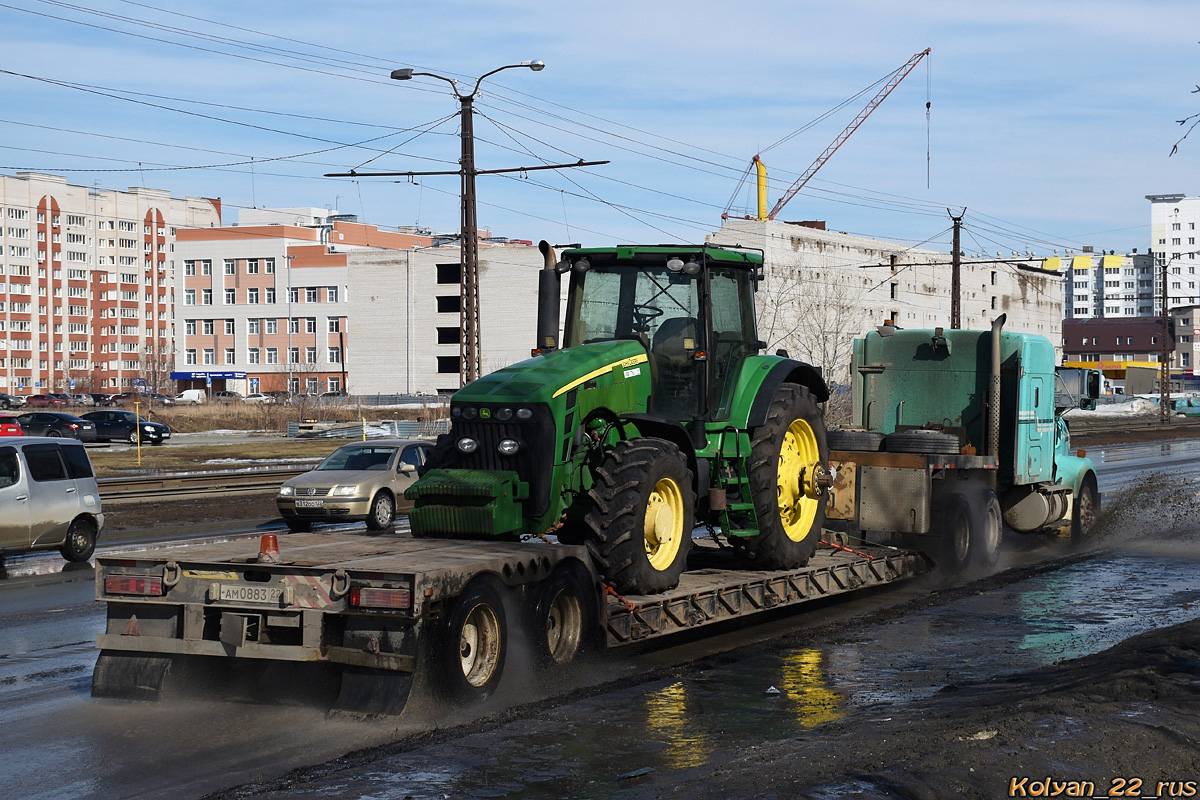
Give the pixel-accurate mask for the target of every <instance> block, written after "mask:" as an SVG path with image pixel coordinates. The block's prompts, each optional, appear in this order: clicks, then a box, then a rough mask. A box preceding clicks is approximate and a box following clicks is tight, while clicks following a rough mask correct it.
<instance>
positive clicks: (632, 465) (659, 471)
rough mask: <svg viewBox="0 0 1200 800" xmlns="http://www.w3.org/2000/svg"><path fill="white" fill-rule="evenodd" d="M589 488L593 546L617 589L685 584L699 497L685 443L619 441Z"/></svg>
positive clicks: (652, 590) (646, 590)
mask: <svg viewBox="0 0 1200 800" xmlns="http://www.w3.org/2000/svg"><path fill="white" fill-rule="evenodd" d="M588 495H589V496H590V497H591V500H592V508H591V510H589V511H588V513H587V524H588V529H589V536H588V541H587V546H588V550H589V551H590V552H591V554H592V557H593V558H594V559H595V560H596V563H597V564H599V565H600V568H601V571H602V573H603V574H604V578H605V580H607V581H608V582H609V583H611V584H612V585H613V588H614V589H616V590H617V591H618V592H621V593H622V594H659V593H660V592H665V591H667V590H669V589H674V588H675V587H676V586H677V585H679V576H680V575H682V574H683V568H684V566H685V565H686V564H687V554H688V550H689V549H691V546H692V528H694V527H695V507H696V497H695V492H694V490H693V489H692V473H691V471H690V470H689V469H688V468H687V464H686V462H684V460H683V454H682V453H680V452H679V448H678V447H676V446H675V445H674V444H672V443H671V442H667V441H664V440H662V439H648V438H647V439H631V440H629V441H624V442H618V443H617V445H616V446H615V447H613V449H612V450H610V451H609V453H608V455H607V456H606V457H605V459H604V463H602V464H601V465H600V466H599V467H597V468H596V480H595V484H594V485H593V486H592V489H591V491H590V492H588Z"/></svg>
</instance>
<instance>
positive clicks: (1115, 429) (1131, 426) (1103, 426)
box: [1068, 417, 1200, 437]
mask: <svg viewBox="0 0 1200 800" xmlns="http://www.w3.org/2000/svg"><path fill="white" fill-rule="evenodd" d="M1068 422H1069V423H1070V426H1071V436H1072V437H1083V436H1093V435H1101V434H1107V433H1139V432H1151V431H1155V432H1158V431H1172V430H1174V431H1179V432H1180V433H1184V434H1186V435H1188V436H1192V435H1194V434H1195V433H1197V432H1198V431H1200V419H1197V418H1194V417H1192V418H1187V417H1174V418H1172V419H1171V421H1170V422H1168V423H1165V424H1164V423H1162V422H1160V421H1159V420H1158V418H1157V417H1155V418H1153V419H1145V418H1143V419H1114V418H1109V419H1101V420H1096V421H1094V422H1091V421H1088V422H1085V421H1082V420H1080V419H1079V418H1077V417H1074V418H1069V420H1068Z"/></svg>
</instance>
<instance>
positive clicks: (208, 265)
mask: <svg viewBox="0 0 1200 800" xmlns="http://www.w3.org/2000/svg"><path fill="white" fill-rule="evenodd" d="M200 274H201V275H212V261H209V260H208V259H205V260H204V261H201V262H200Z"/></svg>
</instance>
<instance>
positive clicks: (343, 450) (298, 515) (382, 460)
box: [276, 439, 433, 531]
mask: <svg viewBox="0 0 1200 800" xmlns="http://www.w3.org/2000/svg"><path fill="white" fill-rule="evenodd" d="M432 447H433V444H432V443H431V442H422V441H414V440H411V439H374V440H371V441H368V442H354V443H352V444H344V445H342V446H341V447H339V448H338V449H337V450H334V451H333V452H332V453H330V454H329V456H328V457H327V458H326V459H325V460H324V461H322V462H321V463H320V464H318V465H317V467H316V469H313V470H311V471H309V472H306V473H304V474H303V475H297V476H296V477H295V478H291V479H289V480H287V481H285V482H284V484H283V486H281V487H280V489H279V495H278V497H277V498H276V505H277V506H278V507H279V513H280V515H282V516H283V521H284V522H285V523H287V526H288V528H290V529H291V530H293V531H307V530H311V529H312V524H313V522H359V521H362V520H365V521H366V523H367V527H368V528H370V529H371V530H374V531H379V530H383V529H385V528H387V527H388V526H389V525H391V524H392V522H393V521H394V520H395V518H396V512H397V511H408V510H409V509H411V508H412V502H411V501H409V500H405V499H404V490H405V489H407V488H408V487H409V486H411V485H412V484H413V482H414V481H416V479H417V469H418V468H419V467H421V466H422V465H423V464H424V463H425V458H426V455H427V454H428V451H429V449H430V448H432Z"/></svg>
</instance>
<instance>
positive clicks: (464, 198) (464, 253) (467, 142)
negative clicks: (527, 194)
mask: <svg viewBox="0 0 1200 800" xmlns="http://www.w3.org/2000/svg"><path fill="white" fill-rule="evenodd" d="M517 67H527V68H529V69H531V70H533V71H534V72H540V71H541V70H543V69H545V68H546V65H545V64H543V63H542V62H541V61H522V62H521V63H520V64H508V65H506V66H503V67H497V68H496V69H494V70H492V71H491V72H486V73H484V74H483V75H481V76H480V77H479V78H478V79H477V80H476V81H475V88H474V89H472V90H471V92H470V93H469V94H462V93H461V92H459V90H458V81H456V80H454V79H453V78H447V77H445V76H443V75H437V74H434V73H432V72H414V71H413V70H411V69H396V70H392V73H391V77H392V79H393V80H398V81H407V80H411V79H412V78H414V77H416V76H424V77H427V78H437V79H438V80H442V81H445V82H446V83H448V84H450V87H451V88H452V89H453V91H454V96H455V97H457V98H458V102H459V119H460V126H459V136H460V138H461V140H462V157H461V160H460V161H459V168H458V169H457V170H454V171H439V172H358V171H356V170H350V171H349V172H330V173H326V174H325V177H326V178H371V177H375V178H379V177H387V178H397V177H404V178H409V179H410V180H411V179H412V178H413V177H415V176H418V175H459V176H461V177H462V189H461V191H460V201H461V204H462V211H461V219H462V229H461V236H460V238H461V241H460V252H461V257H460V262H461V275H460V296H461V308H460V309H459V324H460V327H461V335H460V337H459V348H458V352H459V360H458V381H459V386H460V387H461V386H466V385H467V384H468V383H470V382H471V381H473V380H475V379H476V378H478V377H479V376H480V375H481V374H482V373H483V348H482V337H481V336H480V331H479V225H478V221H477V216H476V198H475V176H476V175H495V174H499V173H503V172H532V171H534V170H542V169H566V168H569V167H595V166H599V165H601V164H607V163H608V162H607V161H583V160H582V159H581V160H579V161H578V162H576V163H574V164H544V165H539V166H536V167H514V168H511V169H475V129H474V103H475V95H476V94H477V93H478V92H479V84H481V83H482V82H483V79H484V78H486V77H488V76H490V75H495V74H496V73H497V72H500V71H501V70H505V69H515V68H517ZM397 182H398V181H397Z"/></svg>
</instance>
